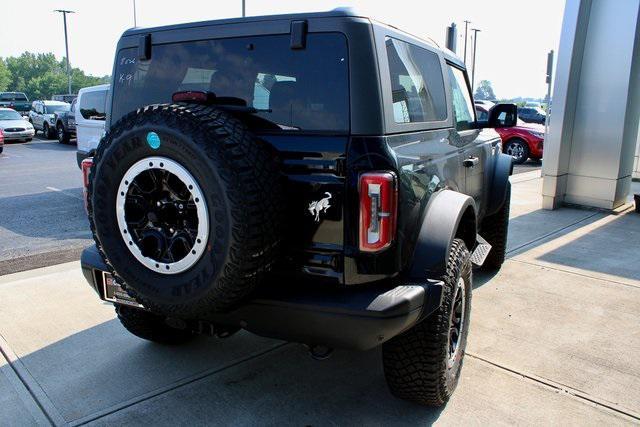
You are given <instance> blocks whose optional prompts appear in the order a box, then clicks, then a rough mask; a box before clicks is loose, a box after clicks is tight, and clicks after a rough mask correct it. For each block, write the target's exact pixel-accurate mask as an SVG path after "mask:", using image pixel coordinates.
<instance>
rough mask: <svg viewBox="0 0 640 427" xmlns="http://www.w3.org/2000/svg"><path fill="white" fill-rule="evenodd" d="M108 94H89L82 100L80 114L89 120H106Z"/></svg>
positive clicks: (104, 92)
mask: <svg viewBox="0 0 640 427" xmlns="http://www.w3.org/2000/svg"><path fill="white" fill-rule="evenodd" d="M106 99H107V92H106V91H104V90H98V91H95V92H87V93H84V94H83V95H82V98H80V114H81V115H82V117H84V118H85V119H87V120H105V119H106V117H107V114H106V111H105V104H106Z"/></svg>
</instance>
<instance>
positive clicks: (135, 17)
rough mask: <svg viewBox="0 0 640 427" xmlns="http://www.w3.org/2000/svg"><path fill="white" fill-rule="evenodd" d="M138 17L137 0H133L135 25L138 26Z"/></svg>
mask: <svg viewBox="0 0 640 427" xmlns="http://www.w3.org/2000/svg"><path fill="white" fill-rule="evenodd" d="M137 18H138V17H137V16H136V0H133V26H134V27H137V26H138V19H137Z"/></svg>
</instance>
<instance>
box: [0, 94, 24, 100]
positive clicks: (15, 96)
mask: <svg viewBox="0 0 640 427" xmlns="http://www.w3.org/2000/svg"><path fill="white" fill-rule="evenodd" d="M0 101H28V99H27V96H26V95H25V94H24V93H3V94H1V95H0Z"/></svg>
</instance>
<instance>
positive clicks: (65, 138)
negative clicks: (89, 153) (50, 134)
mask: <svg viewBox="0 0 640 427" xmlns="http://www.w3.org/2000/svg"><path fill="white" fill-rule="evenodd" d="M56 134H57V135H58V142H59V143H60V144H67V143H68V142H69V134H68V133H67V132H66V131H65V130H64V126H62V124H60V123H58V126H56Z"/></svg>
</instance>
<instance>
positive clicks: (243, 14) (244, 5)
mask: <svg viewBox="0 0 640 427" xmlns="http://www.w3.org/2000/svg"><path fill="white" fill-rule="evenodd" d="M246 11H247V9H246V4H245V0H242V17H243V18H244V17H245V16H247V14H246Z"/></svg>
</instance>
